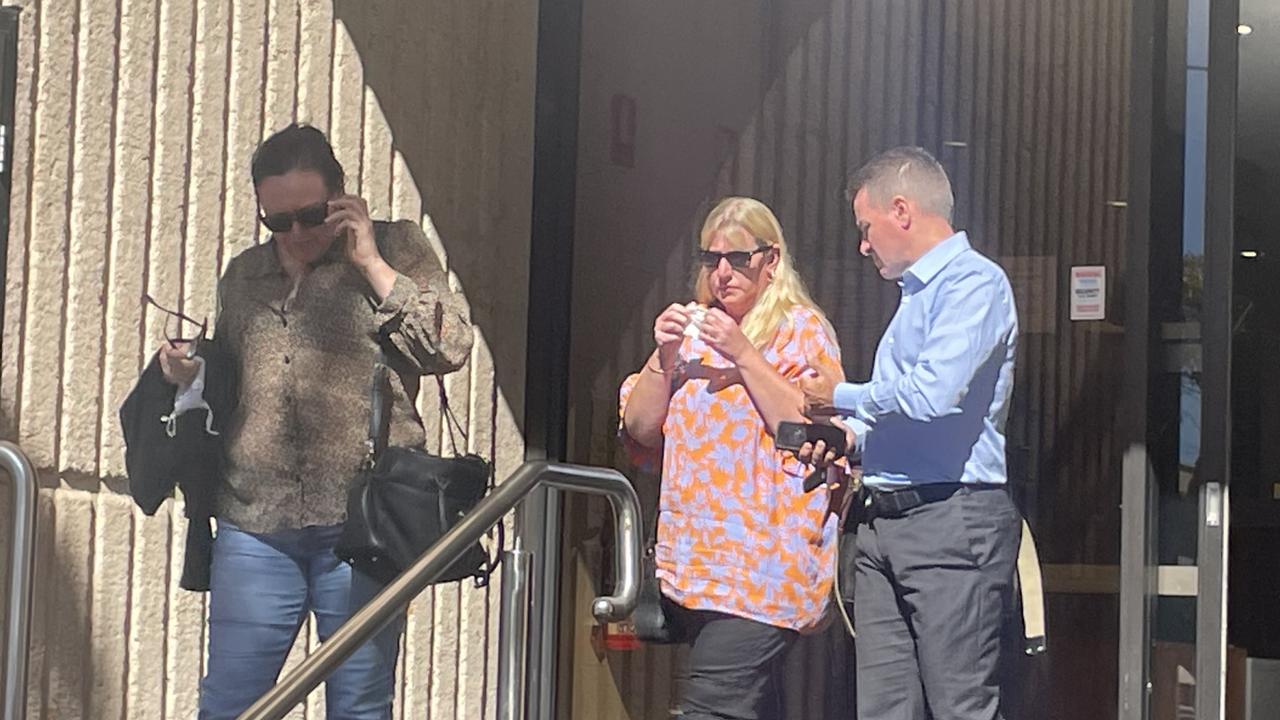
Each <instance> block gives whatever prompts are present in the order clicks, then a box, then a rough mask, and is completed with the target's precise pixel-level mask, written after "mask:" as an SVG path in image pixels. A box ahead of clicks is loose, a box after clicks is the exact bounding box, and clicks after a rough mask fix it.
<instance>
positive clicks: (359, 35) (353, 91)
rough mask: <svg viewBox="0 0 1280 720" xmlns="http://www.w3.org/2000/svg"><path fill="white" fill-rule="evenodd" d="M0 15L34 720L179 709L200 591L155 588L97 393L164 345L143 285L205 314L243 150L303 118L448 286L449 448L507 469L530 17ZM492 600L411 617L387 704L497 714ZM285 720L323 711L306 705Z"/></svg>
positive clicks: (172, 511)
mask: <svg viewBox="0 0 1280 720" xmlns="http://www.w3.org/2000/svg"><path fill="white" fill-rule="evenodd" d="M5 4H16V5H21V6H22V7H23V8H24V10H23V12H22V21H21V34H20V41H19V42H20V45H19V51H18V58H19V60H18V63H19V67H18V86H17V112H16V121H15V125H16V127H15V129H14V134H13V137H14V142H15V145H14V148H13V161H14V175H13V192H12V199H11V204H10V207H11V223H10V242H9V252H8V283H7V286H6V288H5V293H6V306H5V307H6V309H5V317H4V356H3V367H2V375H0V430H2V432H3V437H5V438H9V439H13V440H16V441H17V442H18V443H19V444H21V446H22V447H23V448H24V449H25V450H26V451H27V452H28V453H29V454H30V456H31V459H32V461H33V463H34V464H35V465H36V466H37V467H38V468H39V469H40V471H41V475H42V478H41V479H42V484H43V486H44V488H45V489H44V490H43V491H42V494H41V505H40V515H39V531H38V532H39V547H38V551H37V552H38V559H37V571H38V579H37V587H36V592H35V602H34V607H35V613H34V615H35V617H34V624H33V628H32V635H31V637H32V642H31V674H30V687H29V702H28V706H29V708H30V717H32V718H56V719H57V720H73V719H74V718H91V719H92V720H114V719H117V718H120V719H123V718H129V719H131V720H132V719H144V718H190V717H194V714H195V707H196V698H197V688H198V682H199V678H200V675H201V673H202V664H203V648H204V642H205V638H204V633H203V617H204V613H205V596H203V595H199V594H194V593H188V592H185V591H182V590H179V589H178V588H177V577H178V574H179V570H180V568H181V547H182V540H183V534H184V521H183V519H182V517H181V507H180V505H177V504H175V503H173V502H170V503H167V504H166V505H165V506H164V507H163V508H162V509H161V510H160V511H159V512H158V513H157V514H156V516H155V517H150V518H148V517H144V516H143V515H142V514H141V513H140V512H138V511H137V510H136V508H135V507H134V506H133V502H132V500H131V499H130V497H129V496H128V494H127V487H126V482H125V481H124V477H123V475H124V462H123V444H122V441H121V436H120V431H119V424H118V421H117V420H116V412H117V408H118V407H119V405H120V403H121V402H122V401H123V399H124V397H125V395H126V394H127V393H128V391H129V389H130V388H131V386H132V384H133V382H134V380H135V379H136V377H137V375H138V373H139V371H140V369H141V368H142V366H143V363H144V362H145V360H146V359H147V357H148V354H149V352H150V351H151V350H152V349H153V348H154V347H155V346H156V345H157V344H158V342H159V341H160V339H161V337H162V329H161V323H162V320H163V318H161V317H159V316H158V315H157V314H156V313H155V312H148V311H145V310H144V308H143V307H142V306H141V304H140V302H139V297H140V295H141V294H142V293H143V292H144V291H145V292H149V293H151V294H152V295H153V296H154V297H156V298H157V299H158V300H159V301H160V302H161V303H168V304H171V305H180V306H181V307H182V308H183V309H184V310H185V312H187V313H188V314H190V315H193V316H196V317H202V316H205V315H208V316H210V317H212V316H213V313H214V294H215V287H216V282H217V279H218V276H219V274H220V273H221V270H222V268H223V267H224V266H225V263H226V261H227V260H229V259H230V258H231V257H232V256H234V255H235V254H236V253H237V252H239V251H240V250H242V249H244V248H245V247H248V246H249V245H251V244H253V243H255V242H258V241H260V240H261V239H262V235H261V229H260V228H259V226H258V225H257V223H256V222H255V218H254V214H255V203H254V197H253V189H252V186H251V183H250V180H249V174H248V162H249V157H250V154H251V152H252V150H253V148H254V147H255V145H256V144H257V143H258V142H259V140H260V139H261V138H262V137H264V136H265V134H267V133H269V132H270V131H271V130H272V129H274V128H277V127H280V126H282V125H284V124H286V123H288V122H290V121H292V120H294V119H298V120H304V121H309V122H311V123H313V124H316V125H318V126H320V127H321V128H324V129H326V130H327V131H328V132H329V133H330V135H331V138H332V140H333V141H334V144H335V146H336V148H337V151H338V155H339V158H340V159H341V160H342V161H343V163H344V165H345V166H346V169H347V172H348V177H349V178H350V181H349V185H348V187H349V189H350V190H353V191H357V192H359V193H360V194H362V195H363V196H364V197H365V198H366V199H367V200H368V201H369V204H370V207H371V210H372V211H373V214H374V215H375V217H401V218H403V217H408V218H415V219H419V218H420V219H422V220H423V222H424V223H427V225H428V231H429V234H430V235H431V236H432V238H433V239H434V241H435V242H436V243H437V250H438V251H439V252H440V254H441V256H442V257H444V258H445V259H446V260H447V265H448V267H449V268H450V270H451V274H452V280H453V281H454V282H455V283H456V285H457V286H458V287H460V288H461V289H462V290H464V291H465V292H466V294H467V296H468V298H469V300H470V302H471V305H472V312H473V316H474V318H475V320H476V321H477V325H478V327H477V336H478V338H477V339H478V342H477V344H476V347H477V350H476V352H475V354H474V356H473V358H472V360H471V362H470V364H469V366H468V367H467V368H465V369H464V370H463V371H461V372H459V373H456V374H454V375H453V376H451V377H450V378H449V384H450V390H451V397H452V398H454V403H453V404H454V405H455V406H457V407H456V409H457V410H458V411H460V419H462V421H463V422H465V423H466V424H467V425H468V427H469V428H470V429H471V432H470V438H469V445H470V446H471V449H473V450H475V451H478V452H481V453H483V454H485V455H490V454H493V455H496V457H497V462H498V471H499V477H502V476H504V475H505V474H506V473H509V472H510V471H511V470H513V469H514V468H515V466H516V465H518V463H519V462H520V460H521V459H522V455H523V447H522V442H521V430H520V428H519V427H518V426H517V423H516V420H515V419H516V418H519V417H521V416H522V413H523V410H522V398H523V377H524V365H523V363H524V352H525V351H524V339H525V300H526V296H527V276H526V268H527V260H528V235H529V228H528V219H529V202H530V200H529V198H530V182H531V156H532V106H533V102H532V101H533V66H534V63H533V55H534V35H535V31H536V5H535V3H534V2H532V0H527V1H520V2H517V1H512V2H502V3H499V2H479V1H478V0H379V1H378V2H357V1H355V0H350V1H344V0H337V1H331V0H220V1H217V2H214V1H212V0H210V1H205V0H185V1H181V0H78V1H77V0H44V1H39V0H27V1H25V2H10V1H6V2H5ZM427 212H429V213H430V214H431V218H430V219H428V218H426V216H425V213H427ZM494 258H501V260H502V262H501V266H500V267H499V268H496V269H497V270H498V272H495V266H494V262H493V260H494ZM426 404H427V405H430V403H426ZM424 411H425V413H424V414H425V416H426V417H427V418H429V422H431V424H432V427H431V428H430V429H431V430H432V432H431V433H430V435H431V436H432V437H433V438H435V440H436V442H437V443H438V440H439V437H440V425H439V422H438V420H436V421H434V422H432V420H431V419H432V418H434V417H435V413H434V412H432V408H431V407H429V406H428V407H425V408H424ZM3 495H5V496H6V498H5V499H2V500H0V503H4V502H7V493H3ZM2 509H3V510H4V511H5V512H6V513H7V507H6V508H2ZM5 542H8V540H7V538H6V540H5ZM0 570H3V568H0ZM497 607H498V594H497V588H496V587H491V588H489V589H487V590H476V589H473V588H471V587H469V586H466V585H463V586H459V585H458V584H453V585H448V586H441V587H437V588H435V589H434V590H433V591H431V592H429V593H428V594H426V595H424V596H423V597H422V598H420V599H419V600H418V601H417V602H416V603H415V604H414V605H413V607H412V609H411V612H410V617H409V623H408V632H407V636H406V640H405V647H404V650H403V653H402V656H401V657H402V661H401V664H400V668H401V674H402V681H401V682H400V684H399V686H398V691H397V692H398V697H397V712H398V717H404V718H427V717H430V718H467V719H471V718H481V717H492V716H493V714H494V689H495V688H494V680H495V678H496V654H495V653H494V651H493V646H494V641H495V640H496V637H497V624H496V621H497ZM312 643H313V641H312V640H311V639H309V638H308V637H305V636H304V637H303V638H302V640H300V643H299V647H298V648H296V649H295V654H294V658H293V659H292V660H291V662H296V660H297V657H298V656H299V654H300V651H302V650H304V649H305V648H306V647H308V646H310V645H311V644H312ZM294 717H307V718H320V717H323V699H322V698H321V697H319V696H318V695H316V696H313V697H312V698H311V699H310V701H309V702H308V704H307V707H306V708H305V711H304V709H299V710H298V711H296V712H295V714H294Z"/></svg>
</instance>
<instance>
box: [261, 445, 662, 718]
mask: <svg viewBox="0 0 1280 720" xmlns="http://www.w3.org/2000/svg"><path fill="white" fill-rule="evenodd" d="M542 483H546V484H548V485H551V486H553V487H558V488H561V489H564V490H570V491H575V492H585V493H591V494H595V495H604V496H605V497H607V498H608V499H609V502H610V504H611V505H612V506H613V511H614V514H615V516H616V519H617V564H618V573H617V577H618V583H617V587H616V588H615V592H614V594H613V595H605V596H602V597H598V598H596V599H595V601H594V602H593V603H592V604H591V612H592V614H593V615H595V617H596V618H597V619H599V620H601V621H616V620H622V619H624V618H626V617H627V616H628V615H630V614H631V612H632V611H633V610H634V609H635V606H636V600H637V598H638V595H639V590H640V501H639V498H638V497H637V496H636V492H635V489H634V488H633V487H632V486H631V482H630V481H628V480H627V478H626V476H624V475H623V474H622V473H620V472H618V471H616V470H611V469H607V468H599V467H589V466H584V465H568V464H564V463H553V462H548V461H545V460H535V461H530V462H526V463H525V464H523V465H521V466H520V468H519V469H518V470H516V471H515V472H514V473H513V474H512V475H511V477H509V478H507V480H506V481H505V482H503V483H501V484H499V485H498V486H497V488H496V489H494V491H493V492H492V493H490V494H489V495H488V496H487V497H485V498H484V499H483V500H481V501H480V502H479V503H478V504H477V505H476V506H475V508H473V509H472V510H471V512H470V513H468V514H467V515H466V516H465V517H464V518H462V520H460V521H459V522H458V524H457V525H455V526H454V527H453V529H451V530H450V531H449V532H447V533H445V535H444V537H442V538H440V540H439V541H438V542H436V544H435V545H432V546H431V547H430V548H429V549H428V550H427V551H426V552H425V553H423V554H422V556H421V557H419V558H418V560H417V561H416V562H414V564H413V565H411V566H410V567H409V568H408V569H407V570H405V571H404V572H403V573H401V574H400V576H399V577H397V578H396V579H395V580H393V581H392V582H391V584H390V585H388V586H387V587H385V588H383V590H382V592H380V593H378V594H377V596H375V597H374V598H373V599H372V600H370V601H369V603H368V604H367V605H365V606H364V607H363V608H361V609H360V610H359V611H358V612H356V614H355V615H353V616H351V618H350V619H348V620H347V622H346V623H344V624H343V625H342V627H340V628H338V630H337V632H335V633H334V634H333V635H332V636H331V637H330V638H329V639H328V640H326V641H325V642H324V643H322V644H321V646H320V649H319V650H317V651H316V652H314V653H312V654H311V655H309V656H307V658H306V659H305V660H303V661H302V663H300V664H299V665H298V667H297V668H296V669H295V670H294V671H293V672H292V673H291V674H290V675H289V676H287V677H286V678H284V679H283V680H281V681H280V682H279V683H277V684H276V685H275V687H273V688H271V690H269V691H267V693H266V694H265V695H263V696H262V697H261V698H259V699H258V701H257V702H256V703H254V704H253V706H251V707H250V708H249V709H248V710H246V711H245V713H244V714H243V715H241V716H240V720H279V718H283V717H284V716H285V715H286V714H287V713H288V712H289V711H290V710H291V709H293V707H294V706H296V705H297V704H298V703H300V702H302V700H303V699H304V698H306V696H307V695H308V694H309V693H310V692H311V691H312V690H314V689H315V688H316V686H318V685H319V684H320V683H321V682H323V681H324V679H325V678H326V677H327V676H328V675H329V674H330V673H332V672H333V671H334V670H336V669H337V667H338V666H339V665H341V664H342V662H343V661H344V660H346V659H347V658H348V657H350V655H351V654H352V653H354V652H355V651H356V649H357V648H359V647H360V646H361V645H362V644H363V643H364V642H365V641H367V640H368V639H369V638H371V637H373V636H374V635H376V634H377V633H378V632H379V631H381V630H382V629H383V628H385V627H386V626H387V625H388V624H389V623H390V622H391V621H392V620H393V619H394V618H395V617H396V616H397V615H398V614H399V613H400V612H402V611H403V610H404V609H405V607H407V606H408V604H409V602H410V601H411V600H413V599H414V598H415V597H417V596H418V594H420V593H421V592H422V591H423V590H424V589H426V588H427V586H428V585H430V584H431V583H432V581H434V580H435V579H436V578H437V577H438V576H439V575H440V573H442V572H444V571H445V570H446V569H447V568H448V567H449V566H450V565H452V564H453V562H454V561H455V560H456V559H457V558H458V557H459V556H460V555H461V554H462V553H463V552H465V551H466V549H467V548H469V547H471V545H472V543H475V542H476V541H477V540H479V539H480V538H481V537H482V536H483V535H484V534H485V533H486V532H487V531H488V530H489V528H491V527H493V525H494V524H495V523H497V522H499V521H500V520H501V519H502V517H503V516H504V515H506V514H507V513H508V512H510V511H511V510H512V509H513V508H515V506H516V505H517V504H518V503H519V502H520V501H521V500H523V499H524V498H525V496H526V495H528V494H529V492H530V491H532V490H533V489H534V488H535V487H537V486H538V485H539V484H542ZM521 552H524V551H523V549H522V546H521V544H520V541H519V537H518V536H517V540H516V547H515V549H514V550H513V553H509V554H508V556H507V559H511V555H512V554H519V553H521ZM524 564H525V568H526V570H527V567H528V565H527V553H525V555H524ZM518 572H519V569H518V568H516V567H513V568H510V569H505V568H504V570H503V582H504V585H503V588H502V593H503V595H504V599H503V606H502V611H503V612H504V616H503V626H504V627H500V628H499V639H498V642H499V646H500V647H499V669H498V683H499V688H498V716H499V717H500V718H504V719H506V718H519V717H522V716H523V709H524V707H523V706H524V698H523V692H522V690H521V688H523V687H524V683H523V675H524V660H525V654H526V652H527V648H524V647H522V645H523V643H524V642H525V640H524V639H525V638H527V623H528V610H529V607H528V600H527V598H528V578H527V577H526V578H525V581H524V583H523V584H521V583H518V582H513V585H517V586H520V587H511V588H508V586H507V585H506V584H505V583H506V582H511V581H512V580H513V578H511V575H510V573H518ZM514 579H518V575H517V578H514ZM521 589H523V592H520V593H517V592H514V591H518V590H521ZM509 593H510V594H511V595H512V597H519V596H520V595H523V596H524V597H525V600H524V601H523V602H519V601H512V600H510V599H508V598H507V597H506V596H507V595H508V594H509ZM508 613H509V615H508ZM513 624H514V626H513ZM504 683H505V685H504Z"/></svg>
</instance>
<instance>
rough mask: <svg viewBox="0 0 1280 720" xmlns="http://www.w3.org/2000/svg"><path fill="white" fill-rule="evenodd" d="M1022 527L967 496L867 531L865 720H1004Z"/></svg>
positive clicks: (863, 538)
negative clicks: (1010, 613)
mask: <svg viewBox="0 0 1280 720" xmlns="http://www.w3.org/2000/svg"><path fill="white" fill-rule="evenodd" d="M1020 540H1021V519H1020V516H1019V514H1018V511H1017V509H1016V508H1015V507H1014V505H1013V501H1012V499H1011V498H1010V497H1009V494H1008V493H1007V492H1006V491H1005V490H1004V489H1003V488H999V487H991V486H985V487H974V488H970V487H965V488H962V489H960V490H958V491H957V492H956V493H955V494H954V495H952V496H951V497H949V498H946V499H944V500H938V501H936V502H932V503H927V504H925V505H921V506H919V507H916V508H913V509H911V510H908V511H906V512H905V513H903V514H902V515H900V516H882V517H874V516H872V517H870V518H863V519H862V520H861V521H860V522H859V524H858V529H857V549H858V558H857V562H856V566H855V567H856V570H855V573H854V606H853V607H854V626H855V628H856V629H857V631H858V637H857V672H858V720H926V718H933V720H1000V719H1001V717H1002V715H1001V710H1000V686H999V678H998V668H999V664H1000V657H999V655H1000V637H1001V623H1002V618H1003V616H1004V611H1005V605H1006V603H1009V602H1011V601H1012V598H1011V594H1012V585H1013V573H1014V567H1015V564H1016V561H1017V557H1018V544H1019V542H1020Z"/></svg>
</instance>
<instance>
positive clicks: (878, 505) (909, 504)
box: [862, 483, 1001, 520]
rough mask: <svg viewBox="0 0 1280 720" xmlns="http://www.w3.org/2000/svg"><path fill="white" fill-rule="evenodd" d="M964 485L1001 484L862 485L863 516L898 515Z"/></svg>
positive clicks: (974, 487) (936, 499)
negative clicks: (881, 487)
mask: <svg viewBox="0 0 1280 720" xmlns="http://www.w3.org/2000/svg"><path fill="white" fill-rule="evenodd" d="M964 487H970V488H973V489H975V490H985V489H989V488H998V487H1001V486H1000V485H976V484H971V485H966V484H965V483H929V484H926V485H915V486H913V487H908V488H902V489H901V490H875V489H873V488H869V487H865V486H864V487H863V489H862V506H863V516H864V517H865V519H867V520H870V519H871V518H876V517H900V516H902V515H904V514H906V513H907V512H909V511H911V510H914V509H915V508H918V507H920V506H921V505H928V504H929V503H935V502H938V501H940V500H946V499H947V498H949V497H951V496H952V495H955V494H956V493H957V492H958V491H959V490H960V489H961V488H964Z"/></svg>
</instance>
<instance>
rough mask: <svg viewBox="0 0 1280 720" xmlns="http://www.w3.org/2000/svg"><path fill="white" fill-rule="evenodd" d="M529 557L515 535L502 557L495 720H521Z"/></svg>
mask: <svg viewBox="0 0 1280 720" xmlns="http://www.w3.org/2000/svg"><path fill="white" fill-rule="evenodd" d="M531 560H532V556H531V555H530V553H529V551H528V550H525V549H524V542H523V540H522V539H521V538H520V536H519V535H516V539H515V542H514V543H513V544H512V547H511V549H510V550H508V551H506V552H504V553H503V554H502V587H501V591H502V604H501V608H500V610H499V618H500V620H499V624H498V652H499V653H500V654H499V657H498V693H499V695H500V697H499V698H498V720H524V718H525V707H526V701H527V700H528V698H527V697H526V688H527V687H528V686H527V684H526V682H525V680H526V674H525V667H526V663H527V662H528V659H529V590H530V587H529V586H530V578H529V568H530V566H531V565H532V563H531Z"/></svg>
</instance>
